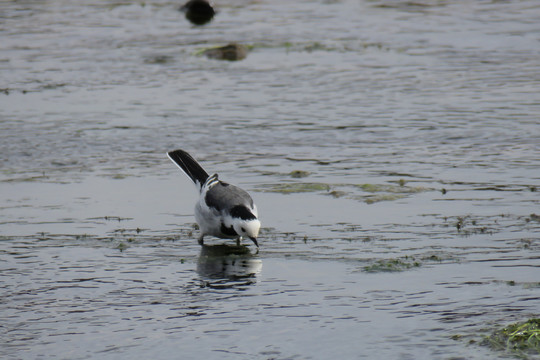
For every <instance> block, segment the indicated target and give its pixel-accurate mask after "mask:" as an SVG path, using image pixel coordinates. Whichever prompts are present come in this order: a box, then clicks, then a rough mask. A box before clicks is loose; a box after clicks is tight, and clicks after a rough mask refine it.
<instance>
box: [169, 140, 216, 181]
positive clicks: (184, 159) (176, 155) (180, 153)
mask: <svg viewBox="0 0 540 360" xmlns="http://www.w3.org/2000/svg"><path fill="white" fill-rule="evenodd" d="M167 156H168V157H169V159H171V160H172V161H174V163H175V164H176V165H178V167H179V168H180V169H182V171H183V172H184V173H186V175H187V176H189V178H190V179H191V180H192V181H193V182H194V183H195V184H197V186H198V187H199V189H200V188H201V186H202V185H203V184H204V183H205V182H206V179H208V173H207V172H206V171H204V169H203V168H202V167H201V165H199V163H198V162H197V161H196V160H195V159H194V158H192V157H191V155H189V154H188V153H187V152H185V151H184V150H180V149H178V150H174V151H170V152H168V153H167Z"/></svg>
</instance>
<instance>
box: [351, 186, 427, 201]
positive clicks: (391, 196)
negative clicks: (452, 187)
mask: <svg viewBox="0 0 540 360" xmlns="http://www.w3.org/2000/svg"><path fill="white" fill-rule="evenodd" d="M353 186H354V187H355V188H357V189H360V190H362V191H364V192H366V193H369V194H368V195H360V196H355V199H357V200H362V201H364V202H365V203H366V204H374V203H377V202H381V201H394V200H399V199H403V198H405V197H407V196H408V195H411V194H417V193H421V192H426V191H430V190H432V189H430V188H426V187H422V186H405V181H402V180H400V181H399V182H398V185H392V184H355V185H353Z"/></svg>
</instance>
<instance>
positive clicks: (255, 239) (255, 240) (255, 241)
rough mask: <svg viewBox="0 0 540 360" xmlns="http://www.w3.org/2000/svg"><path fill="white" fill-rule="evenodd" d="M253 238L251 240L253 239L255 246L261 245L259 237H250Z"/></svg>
mask: <svg viewBox="0 0 540 360" xmlns="http://www.w3.org/2000/svg"><path fill="white" fill-rule="evenodd" d="M249 238H250V239H251V241H253V243H254V244H255V246H257V247H259V243H258V242H257V238H254V237H251V236H250V237H249Z"/></svg>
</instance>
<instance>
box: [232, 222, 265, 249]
mask: <svg viewBox="0 0 540 360" xmlns="http://www.w3.org/2000/svg"><path fill="white" fill-rule="evenodd" d="M233 227H234V230H235V231H236V233H237V234H238V235H240V236H242V237H244V238H249V239H251V241H253V243H254V244H255V245H256V246H257V247H259V244H258V243H257V236H259V229H260V228H261V222H260V221H259V220H258V219H256V218H255V219H251V220H237V221H235V222H234V224H233Z"/></svg>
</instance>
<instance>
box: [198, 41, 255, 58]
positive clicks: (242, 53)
mask: <svg viewBox="0 0 540 360" xmlns="http://www.w3.org/2000/svg"><path fill="white" fill-rule="evenodd" d="M203 54H204V55H206V56H207V57H208V58H209V59H215V60H228V61H238V60H242V59H245V58H246V56H247V48H246V47H245V46H244V45H240V44H229V45H225V46H222V47H218V48H213V49H208V50H205V51H203Z"/></svg>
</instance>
